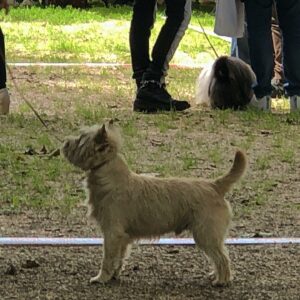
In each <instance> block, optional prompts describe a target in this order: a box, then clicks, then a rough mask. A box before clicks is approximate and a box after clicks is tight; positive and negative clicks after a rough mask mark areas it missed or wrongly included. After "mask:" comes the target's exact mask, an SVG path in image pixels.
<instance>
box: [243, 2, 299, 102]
mask: <svg viewBox="0 0 300 300" xmlns="http://www.w3.org/2000/svg"><path fill="white" fill-rule="evenodd" d="M272 3H273V1H272V0H246V1H245V8H246V15H247V24H248V35H249V48H250V59H251V66H252V68H253V70H254V72H255V74H256V77H257V86H255V87H254V91H255V94H256V96H257V97H258V98H261V97H263V96H266V95H270V94H271V90H272V87H271V79H272V75H273V70H274V58H273V41H272V34H271V16H272ZM276 6H277V13H278V19H279V26H280V29H281V31H282V39H283V66H284V75H285V77H286V79H287V86H286V92H287V94H288V95H289V96H293V95H300V60H299V53H300V17H299V16H300V1H299V0H276Z"/></svg>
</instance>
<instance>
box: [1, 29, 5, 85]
mask: <svg viewBox="0 0 300 300" xmlns="http://www.w3.org/2000/svg"><path fill="white" fill-rule="evenodd" d="M5 87H6V67H5V46H4V35H3V32H2V30H1V28H0V89H3V88H5Z"/></svg>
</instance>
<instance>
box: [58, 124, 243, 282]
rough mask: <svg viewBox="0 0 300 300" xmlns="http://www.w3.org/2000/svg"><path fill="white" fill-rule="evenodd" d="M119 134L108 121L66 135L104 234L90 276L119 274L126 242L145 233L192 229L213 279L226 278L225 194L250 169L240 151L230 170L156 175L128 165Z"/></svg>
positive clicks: (67, 151)
mask: <svg viewBox="0 0 300 300" xmlns="http://www.w3.org/2000/svg"><path fill="white" fill-rule="evenodd" d="M120 147H121V137H120V133H119V130H118V128H117V127H116V126H115V125H114V124H112V122H110V123H109V124H106V125H103V126H102V127H101V126H94V127H91V128H89V129H86V130H85V131H84V132H83V133H82V134H81V135H80V136H77V137H69V138H67V139H66V141H65V143H64V145H63V148H62V152H63V154H64V156H65V157H66V158H67V160H69V162H70V163H72V164H73V165H75V166H77V167H79V168H81V169H82V170H84V171H86V172H87V173H86V175H87V178H86V184H87V191H88V199H87V203H88V206H89V215H90V216H91V217H92V218H93V219H95V220H96V221H97V223H98V224H99V225H100V227H101V230H102V232H103V236H104V258H103V262H102V268H101V270H100V271H99V274H98V275H97V276H96V277H93V278H92V279H91V282H97V281H99V282H103V283H104V282H108V281H109V280H111V279H114V278H117V277H118V275H119V273H120V270H121V268H122V265H123V259H124V256H125V253H126V249H127V247H128V246H129V245H130V244H131V243H132V242H134V241H135V240H138V239H141V238H148V239H153V238H158V237H159V236H161V235H163V234H165V233H168V232H175V233H176V234H179V233H181V232H182V231H184V230H189V231H190V232H191V233H192V234H193V237H194V239H195V242H196V244H197V245H198V246H199V248H201V249H202V250H204V252H205V253H206V255H207V256H208V257H209V258H210V260H211V261H212V263H213V265H214V270H215V271H214V278H215V280H214V284H218V285H219V284H220V285H221V284H227V283H228V282H229V281H230V279H231V275H230V265H229V258H228V255H227V252H226V250H225V247H224V239H225V236H226V233H227V230H228V227H229V224H230V220H231V208H230V204H229V202H228V201H226V200H225V199H224V195H225V193H227V192H228V191H229V190H230V188H231V186H232V185H233V184H234V183H235V182H236V181H238V180H239V179H240V177H241V176H242V175H243V173H244V171H245V169H246V157H245V155H244V154H243V153H242V152H241V151H237V152H236V154H235V159H234V163H233V166H232V168H231V170H230V171H229V172H228V174H226V175H225V176H223V177H220V178H218V179H216V180H214V181H209V180H204V179H198V178H197V179H192V178H166V179H163V178H155V177H149V176H142V175H138V174H136V173H134V172H132V171H130V170H129V168H128V166H127V164H126V162H125V160H124V159H123V157H122V156H121V154H120Z"/></svg>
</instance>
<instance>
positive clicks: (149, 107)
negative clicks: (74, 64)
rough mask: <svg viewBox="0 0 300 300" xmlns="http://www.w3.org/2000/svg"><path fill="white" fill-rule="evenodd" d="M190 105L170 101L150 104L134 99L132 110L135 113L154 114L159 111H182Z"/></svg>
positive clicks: (184, 102)
mask: <svg viewBox="0 0 300 300" xmlns="http://www.w3.org/2000/svg"><path fill="white" fill-rule="evenodd" d="M190 107H191V105H190V104H189V103H188V102H186V101H176V100H173V101H170V103H165V102H158V101H157V102H150V101H147V100H143V99H139V98H137V99H135V101H134V103H133V110H134V111H136V112H144V113H156V112H160V111H183V110H186V109H188V108H190Z"/></svg>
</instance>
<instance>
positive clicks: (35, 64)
mask: <svg viewBox="0 0 300 300" xmlns="http://www.w3.org/2000/svg"><path fill="white" fill-rule="evenodd" d="M7 65H8V66H12V67H59V68H66V67H89V68H116V67H131V64H126V63H106V62H98V63H96V62H95V63H88V62H83V63H72V62H70V63H56V62H49V63H44V62H33V63H31V62H17V63H13V62H8V63H7ZM205 65H206V64H205V63H204V64H199V65H198V64H170V67H175V68H201V67H203V66H205Z"/></svg>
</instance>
